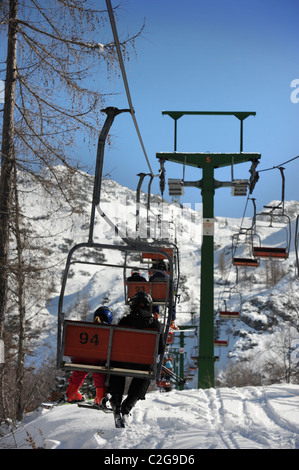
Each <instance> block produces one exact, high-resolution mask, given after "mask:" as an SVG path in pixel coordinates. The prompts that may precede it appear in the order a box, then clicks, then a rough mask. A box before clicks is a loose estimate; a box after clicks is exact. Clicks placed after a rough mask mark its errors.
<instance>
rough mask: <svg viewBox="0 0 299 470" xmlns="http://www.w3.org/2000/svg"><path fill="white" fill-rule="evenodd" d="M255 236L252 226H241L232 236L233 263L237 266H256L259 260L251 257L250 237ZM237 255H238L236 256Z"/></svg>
mask: <svg viewBox="0 0 299 470" xmlns="http://www.w3.org/2000/svg"><path fill="white" fill-rule="evenodd" d="M253 237H255V233H254V232H253V229H252V227H250V228H246V229H245V228H242V229H241V230H240V232H239V233H237V234H234V235H233V237H232V257H233V265H234V266H237V267H249V268H256V267H258V266H259V264H260V263H259V260H258V259H256V258H253V257H252V239H253ZM237 255H238V256H237Z"/></svg>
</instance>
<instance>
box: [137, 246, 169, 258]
mask: <svg viewBox="0 0 299 470" xmlns="http://www.w3.org/2000/svg"><path fill="white" fill-rule="evenodd" d="M161 250H163V251H165V253H168V254H169V256H170V257H171V258H172V257H173V248H164V247H161ZM142 259H150V260H152V261H160V260H165V259H166V257H165V256H164V255H163V254H162V253H147V252H144V253H142Z"/></svg>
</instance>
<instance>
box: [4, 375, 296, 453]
mask: <svg viewBox="0 0 299 470" xmlns="http://www.w3.org/2000/svg"><path fill="white" fill-rule="evenodd" d="M34 446H36V447H42V448H46V449H106V450H109V449H111V451H112V452H113V450H115V449H150V450H151V451H153V452H154V451H155V450H157V449H160V450H161V449H178V450H180V452H183V449H194V450H195V449H299V386H298V385H289V384H280V385H272V386H267V387H245V388H218V389H208V390H183V391H172V392H169V393H160V392H158V391H157V392H152V393H149V394H148V395H147V398H146V400H145V401H139V402H138V403H137V405H136V406H135V408H134V409H133V411H132V415H131V416H130V421H129V423H128V425H127V427H126V428H125V429H116V428H115V427H114V421H113V416H112V414H106V413H104V412H102V411H97V410H86V409H84V408H79V407H77V405H63V406H58V407H55V408H52V409H49V410H46V409H40V410H37V411H35V412H34V413H33V414H32V415H31V416H28V417H26V418H25V420H24V421H23V423H22V424H21V425H20V426H19V427H18V429H17V430H16V431H14V433H10V434H7V435H6V436H4V437H2V438H1V439H0V448H1V449H11V448H16V447H17V448H18V449H24V448H27V449H28V448H32V447H34ZM132 455H134V454H132Z"/></svg>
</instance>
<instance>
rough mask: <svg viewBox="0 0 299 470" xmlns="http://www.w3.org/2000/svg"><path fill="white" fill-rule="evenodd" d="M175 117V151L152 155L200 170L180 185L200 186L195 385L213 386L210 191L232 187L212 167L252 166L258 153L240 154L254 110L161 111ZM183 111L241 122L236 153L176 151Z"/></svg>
mask: <svg viewBox="0 0 299 470" xmlns="http://www.w3.org/2000/svg"><path fill="white" fill-rule="evenodd" d="M163 114H168V115H169V116H170V117H172V118H173V119H174V120H175V143H174V144H175V145H174V148H175V151H174V152H159V153H157V154H156V157H157V158H158V159H159V160H160V161H161V160H167V161H171V162H175V163H180V164H182V165H188V166H193V167H196V168H201V169H202V179H201V180H199V181H195V182H182V184H183V185H184V186H193V187H198V188H200V189H201V194H202V206H203V208H202V209H203V214H202V216H203V237H202V239H203V241H202V247H201V275H200V318H199V348H198V351H199V353H198V388H210V387H214V380H215V377H214V366H215V356H214V194H215V189H217V188H220V187H223V186H233V185H234V184H235V183H234V182H219V181H216V180H215V179H214V170H215V169H216V168H221V167H225V166H232V165H236V164H239V163H245V162H250V161H251V162H253V163H254V164H255V166H256V164H257V162H258V159H259V158H260V157H261V154H259V153H243V120H244V119H245V118H247V117H248V116H251V115H255V113H254V112H214V111H211V112H210V111H163ZM184 114H204V115H233V116H235V117H237V118H238V119H239V120H240V122H241V131H240V152H239V153H187V152H177V151H176V147H177V142H176V138H177V128H176V126H177V120H178V119H179V118H180V117H182V116H183V115H184Z"/></svg>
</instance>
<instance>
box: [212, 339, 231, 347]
mask: <svg viewBox="0 0 299 470" xmlns="http://www.w3.org/2000/svg"><path fill="white" fill-rule="evenodd" d="M214 345H215V346H228V341H226V340H220V339H215V340H214Z"/></svg>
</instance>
